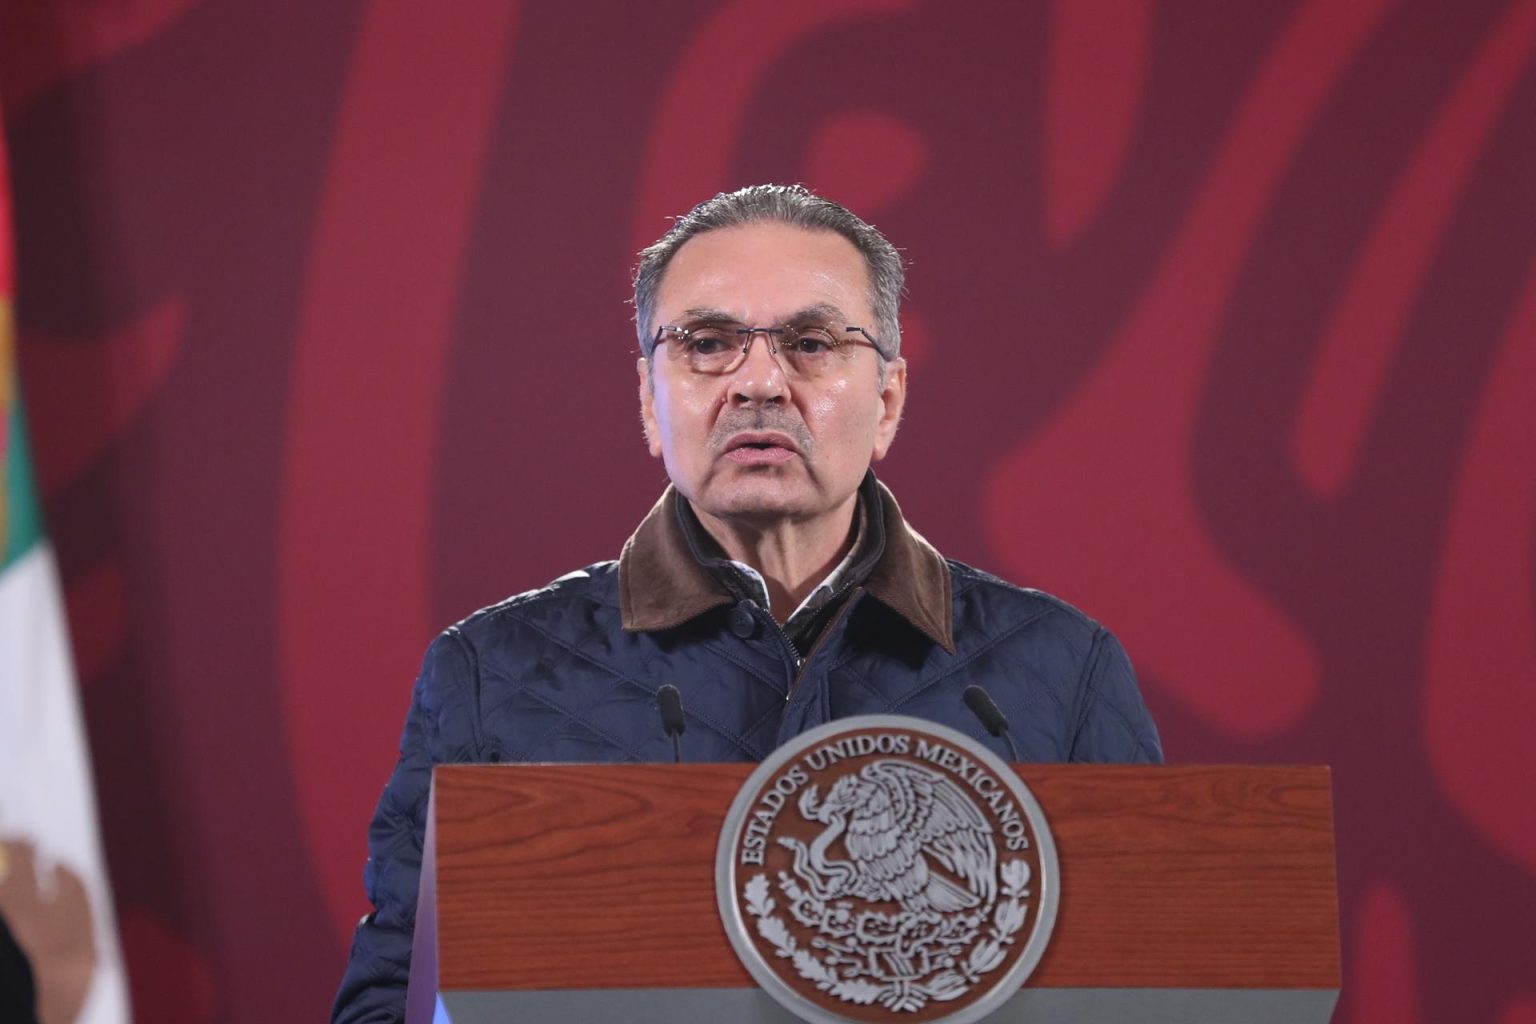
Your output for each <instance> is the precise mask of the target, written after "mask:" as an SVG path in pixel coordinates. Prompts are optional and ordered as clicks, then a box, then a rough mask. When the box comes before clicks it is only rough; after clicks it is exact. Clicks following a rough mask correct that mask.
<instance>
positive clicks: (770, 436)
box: [725, 431, 799, 465]
mask: <svg viewBox="0 0 1536 1024" xmlns="http://www.w3.org/2000/svg"><path fill="white" fill-rule="evenodd" d="M798 454H799V448H798V447H796V445H795V442H794V440H793V439H792V438H790V437H789V436H788V435H786V434H778V433H759V432H756V431H753V432H749V433H741V434H737V435H736V436H734V437H732V438H731V439H730V441H729V442H727V443H726V446H725V457H726V458H727V459H729V460H730V461H732V462H736V463H740V464H743V465H774V464H777V463H781V462H788V461H789V460H790V459H792V458H794V457H795V456H796V455H798Z"/></svg>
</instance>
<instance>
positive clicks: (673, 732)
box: [656, 683, 687, 736]
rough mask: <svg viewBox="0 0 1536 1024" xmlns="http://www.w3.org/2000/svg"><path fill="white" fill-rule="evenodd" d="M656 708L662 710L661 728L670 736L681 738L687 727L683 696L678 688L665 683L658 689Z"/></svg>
mask: <svg viewBox="0 0 1536 1024" xmlns="http://www.w3.org/2000/svg"><path fill="white" fill-rule="evenodd" d="M656 706H657V707H658V708H659V709H660V710H661V727H662V728H663V729H665V730H666V731H667V735H668V736H681V735H682V734H683V730H684V729H685V728H686V727H687V726H686V723H685V722H684V720H683V695H682V694H681V693H678V692H677V687H675V686H673V685H672V684H671V683H664V684H662V685H661V686H660V687H658V688H657V689H656Z"/></svg>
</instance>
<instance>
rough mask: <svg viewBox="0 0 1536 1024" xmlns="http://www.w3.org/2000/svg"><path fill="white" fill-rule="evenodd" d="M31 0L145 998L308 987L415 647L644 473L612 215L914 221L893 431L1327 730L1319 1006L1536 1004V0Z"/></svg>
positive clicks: (40, 240)
mask: <svg viewBox="0 0 1536 1024" xmlns="http://www.w3.org/2000/svg"><path fill="white" fill-rule="evenodd" d="M592 6H593V5H571V4H558V3H523V4H517V3H511V2H490V0H481V2H468V0H466V2H461V3H453V4H437V5H420V4H406V3H397V2H385V0H375V2H372V3H369V2H362V0H348V2H341V0H333V2H327V3H314V2H312V0H125V2H121V3H113V4H92V3H77V2H52V0H0V97H3V98H4V104H5V125H6V132H7V136H8V139H7V141H8V145H9V147H10V152H11V154H12V159H13V167H12V181H13V190H14V198H15V204H16V210H15V221H16V235H17V245H18V248H19V264H20V279H19V282H18V302H19V332H20V341H21V352H20V358H21V368H22V371H23V375H24V385H25V390H26V394H27V397H28V401H29V405H30V411H31V415H32V419H33V426H34V435H35V437H34V443H35V448H36V453H37V461H38V463H39V469H40V472H41V475H42V484H43V488H44V491H45V494H46V502H47V514H48V518H49V523H50V526H51V530H52V533H53V535H54V537H55V540H56V542H57V545H58V548H59V552H60V555H61V559H62V565H63V571H64V576H65V583H66V586H67V588H68V594H69V605H70V614H71V622H72V625H73V628H74V634H75V645H76V650H77V655H78V658H79V663H80V673H81V685H82V691H83V696H84V702H85V708H86V712H87V718H88V726H89V731H90V737H91V743H92V749H93V752H94V756H95V768H96V776H97V785H98V788H99V795H100V799H101V803H102V814H103V818H104V823H103V824H104V829H105V837H106V844H107V852H108V856H109V860H110V863H111V868H112V877H113V882H114V884H115V886H116V892H117V899H118V906H119V912H120V916H121V922H122V932H123V939H124V943H125V946H126V950H127V956H128V961H129V966H130V970H131V974H132V982H133V990H134V994H135V997H136V999H137V1000H138V1005H139V1007H140V1011H141V1013H142V1014H143V1015H144V1018H143V1019H146V1020H155V1021H169V1022H180V1021H187V1022H205V1021H206V1022H212V1021H221V1022H223V1021H228V1022H253V1024H254V1022H257V1021H262V1022H265V1021H269V1020H274V1019H293V1020H298V1019H313V1018H314V1017H316V1016H317V1015H319V1014H321V1013H322V1012H323V1009H324V1007H325V1006H327V1005H328V1002H329V1000H330V997H331V994H332V992H333V991H334V986H335V983H336V981H337V979H338V977H339V973H340V970H341V967H342V963H343V960H344V956H345V946H346V942H347V934H348V930H349V927H350V923H351V922H352V921H353V920H355V919H356V917H357V916H358V915H359V914H361V913H362V912H363V911H364V909H365V906H364V903H363V897H362V891H361V884H360V880H359V876H360V870H361V867H362V862H363V858H364V831H365V825H366V821H367V818H368V815H369V813H370V811H371V808H372V804H373V801H374V799H375V797H376V795H377V791H378V788H379V787H380V785H381V784H382V782H383V780H384V778H385V776H386V774H387V772H388V770H389V767H390V765H391V763H392V759H393V749H394V744H395V740H396V737H397V736H398V732H399V727H400V723H401V721H402V718H403V715H404V712H405V708H406V704H407V699H408V689H409V686H410V684H411V680H412V676H413V674H414V670H415V665H416V662H417V659H418V657H419V654H420V652H421V650H422V648H423V647H424V646H425V644H426V643H427V641H428V640H429V639H430V637H431V636H432V635H433V633H434V632H435V631H436V630H437V629H439V628H441V627H442V626H443V625H445V624H446V623H448V622H450V621H453V620H455V619H457V618H459V617H461V616H463V615H464V614H466V613H467V612H468V611H470V610H472V609H474V608H476V607H478V606H481V605H484V604H487V603H489V602H491V601H493V600H495V599H497V598H499V597H501V596H503V595H505V594H507V593H510V592H513V591H517V590H521V589H526V588H528V587H532V586H536V585H539V584H541V583H543V582H544V581H546V580H547V579H549V578H551V577H553V576H555V575H558V574H559V573H561V572H564V571H565V570H567V569H570V568H572V567H575V566H578V565H581V564H584V563H587V562H590V561H595V560H598V559H601V558H607V557H612V556H614V555H615V554H616V553H617V551H618V547H619V544H620V543H621V541H622V540H623V538H624V537H625V536H626V535H627V533H628V531H629V529H630V528H631V527H632V526H633V525H634V523H635V522H637V521H638V519H639V518H640V516H641V515H642V514H643V513H644V511H645V510H646V509H647V508H648V507H649V504H650V502H651V501H652V500H653V499H654V497H655V495H656V494H657V493H658V491H659V489H660V487H661V485H662V483H663V475H662V472H661V468H660V466H659V465H658V464H657V463H654V462H652V461H651V460H650V459H648V458H647V457H646V455H645V452H644V448H643V444H642V441H641V437H640V431H639V426H638V422H637V419H638V418H637V415H636V406H635V397H634V390H635V385H634V370H633V355H632V352H633V349H634V342H633V336H632V334H631V330H630V325H629V323H628V319H627V315H626V313H627V310H626V307H625V305H624V302H625V299H626V296H627V294H628V271H629V267H630V265H631V262H632V257H633V253H634V252H635V250H636V249H637V248H638V247H639V246H640V245H641V244H643V243H645V242H647V241H649V240H651V239H652V238H653V237H654V236H655V235H657V234H658V233H659V232H660V231H661V230H662V229H663V228H664V226H665V222H664V217H665V216H666V215H668V214H674V213H678V212H681V211H682V210H684V209H686V208H687V207H688V206H689V205H691V204H692V203H693V202H694V201H696V200H698V199H700V198H702V197H704V196H707V195H709V194H711V193H713V192H714V191H716V190H718V189H721V188H727V187H734V186H737V185H740V184H746V183H750V182H755V181H768V180H773V181H804V182H806V183H807V184H809V185H811V186H812V187H813V188H816V189H817V190H820V191H823V192H825V193H827V194H828V195H831V196H833V197H835V198H838V199H841V200H842V201H844V202H846V203H848V204H849V205H851V206H853V207H854V208H855V209H857V210H859V211H860V212H862V213H864V214H865V215H866V216H867V217H869V218H870V219H872V220H874V221H875V222H876V223H877V224H878V225H879V226H880V227H882V228H883V229H885V230H886V231H887V232H888V234H889V235H890V237H891V238H892V239H894V240H895V241H896V243H897V244H898V245H900V246H902V247H904V248H905V249H906V251H907V253H908V255H909V256H910V258H911V262H912V269H911V299H910V302H909V304H908V307H907V310H906V314H905V318H906V324H907V336H908V341H907V344H908V347H909V349H910V359H911V364H912V394H911V401H910V403H909V406H908V409H909V412H908V417H907V421H906V423H905V425H904V429H903V430H902V435H901V437H900V439H899V440H898V442H897V444H896V447H895V449H894V452H893V455H892V457H891V459H890V460H888V461H887V463H885V465H884V467H883V475H884V477H885V479H887V480H888V481H889V482H890V483H891V484H892V485H893V487H894V488H895V490H896V492H897V494H898V495H899V496H901V498H902V500H903V504H904V508H905V510H906V511H907V512H908V514H909V516H910V518H911V519H912V520H913V521H914V522H915V523H917V524H918V526H919V528H920V529H922V530H923V531H924V532H925V533H926V534H927V535H928V536H929V537H930V538H932V539H933V540H934V541H935V542H936V543H937V544H938V545H939V546H940V547H941V548H942V549H943V550H945V551H946V552H947V553H949V554H950V555H951V556H953V557H958V558H961V559H964V560H966V561H971V562H974V563H977V564H980V565H982V566H985V567H987V568H990V569H993V570H995V571H997V572H1000V573H1002V574H1003V575H1006V576H1009V577H1011V578H1013V579H1015V580H1018V581H1020V582H1023V583H1027V584H1031V585H1036V586H1041V587H1044V588H1046V589H1050V590H1053V591H1056V592H1057V593H1059V594H1061V595H1062V596H1064V597H1066V598H1068V599H1069V600H1072V601H1074V602H1076V603H1078V604H1080V605H1082V606H1083V607H1085V608H1086V609H1088V610H1089V611H1090V612H1091V613H1092V614H1094V615H1095V616H1097V617H1099V618H1100V619H1102V620H1103V621H1104V622H1106V623H1107V624H1108V625H1109V626H1111V627H1112V628H1114V629H1115V630H1116V631H1117V632H1119V633H1120V635H1121V636H1122V638H1123V639H1124V640H1125V642H1126V645H1127V647H1128V648H1129V649H1130V651H1131V653H1132V656H1133V658H1134V659H1135V660H1136V661H1137V664H1138V667H1139V669H1140V671H1141V673H1142V676H1143V679H1144V687H1145V691H1146V695H1147V699H1148V702H1149V704H1150V705H1151V706H1152V709H1153V711H1154V713H1155V715H1156V716H1157V718H1158V721H1159V723H1160V725H1161V727H1162V730H1163V736H1164V742H1165V744H1166V747H1167V750H1168V753H1169V756H1170V758H1171V759H1173V760H1179V761H1252V762H1326V763H1329V764H1332V765H1333V766H1334V768H1335V783H1336V787H1337V809H1338V834H1339V844H1340V848H1339V857H1340V898H1341V904H1342V912H1343V929H1344V951H1345V954H1344V955H1345V964H1344V968H1345V978H1346V992H1345V996H1344V998H1343V1002H1342V1008H1341V1012H1340V1016H1339V1019H1340V1020H1341V1021H1343V1022H1352V1024H1353V1022H1366V1021H1393V1022H1415V1021H1449V1020H1456V1021H1469V1022H1491V1024H1519V1022H1527V1024H1528V1022H1531V1021H1536V981H1533V980H1532V979H1533V978H1536V953H1533V949H1536V924H1533V922H1536V812H1533V807H1536V770H1533V767H1532V765H1533V759H1532V757H1531V755H1530V753H1529V752H1528V751H1527V749H1526V746H1525V744H1526V743H1527V742H1528V733H1529V732H1530V730H1531V729H1532V723H1533V722H1536V553H1533V541H1536V269H1533V268H1536V187H1533V185H1532V182H1536V142H1533V134H1532V126H1533V124H1536V57H1533V53H1536V2H1533V0H1479V2H1460V3H1456V4H1449V3H1445V2H1443V0H1399V2H1391V0H1263V2H1252V3H1243V4H1231V3H1226V2H1218V0H1177V2H1175V0H1164V2H1160V3H1156V2H1151V0H1074V2H1068V0H1061V2H1058V3H1055V4H1051V3H1029V4H1025V3H1020V4H986V5H983V4H975V5H962V4H954V3H940V2H932V3H918V2H913V0H845V2H842V3H828V2H825V0H731V2H720V0H695V2H689V3H668V4H629V3H619V2H611V3H607V4H604V5H602V6H601V10H597V11H595V10H593V9H592Z"/></svg>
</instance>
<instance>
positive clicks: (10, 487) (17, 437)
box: [0, 387, 43, 572]
mask: <svg viewBox="0 0 1536 1024" xmlns="http://www.w3.org/2000/svg"><path fill="white" fill-rule="evenodd" d="M5 416H6V418H7V419H9V420H10V423H9V424H7V429H6V432H5V441H6V445H5V446H6V452H5V461H4V463H3V464H0V469H3V471H4V473H5V481H4V482H5V495H4V497H5V536H4V538H3V542H4V545H5V551H4V553H3V554H0V572H3V571H4V570H5V568H6V567H7V566H9V565H10V564H11V563H12V562H14V561H16V559H18V558H20V557H21V556H22V555H23V554H25V553H26V552H27V550H28V549H29V548H31V547H32V545H33V544H36V543H37V542H38V540H39V539H41V537H42V533H43V522H42V518H41V517H40V516H39V515H38V508H37V489H36V487H35V486H34V484H33V482H32V456H31V454H30V453H29V451H28V449H27V419H26V416H24V415H23V414H22V409H21V389H20V388H19V387H17V388H13V389H12V390H11V407H10V408H9V409H7V410H5Z"/></svg>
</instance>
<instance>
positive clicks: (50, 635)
mask: <svg viewBox="0 0 1536 1024" xmlns="http://www.w3.org/2000/svg"><path fill="white" fill-rule="evenodd" d="M0 839H3V840H7V841H22V842H27V843H31V844H33V845H34V846H35V847H36V849H37V853H38V859H39V864H40V871H41V877H40V881H41V883H42V884H43V885H44V886H46V885H48V884H49V881H50V876H51V874H52V871H53V868H54V867H56V866H57V867H63V868H67V869H68V870H69V871H71V872H72V873H73V874H75V875H76V876H77V877H79V878H80V880H81V881H82V883H83V884H84V886H85V889H86V895H87V897H88V898H89V900H90V905H91V919H92V921H93V924H94V935H95V945H96V953H97V963H96V970H95V972H94V974H93V976H92V979H91V986H90V989H89V992H88V994H87V996H86V1000H85V1005H84V1007H83V1008H82V1010H81V1013H80V1015H79V1017H77V1018H76V1020H77V1022H78V1024H122V1022H124V1021H127V1020H128V1019H129V1010H128V993H127V981H126V977H125V975H124V971H123V962H122V954H121V951H120V950H119V947H118V941H117V924H116V922H115V920H114V915H113V913H112V899H111V891H110V888H109V886H108V884H107V876H106V869H105V864H104V862H103V858H102V851H101V838H100V833H99V830H98V827H97V822H96V799H95V788H94V784H93V783H92V780H91V771H90V753H89V751H88V749H87V747H86V743H85V734H84V729H83V728H82V726H81V715H80V706H79V698H78V695H77V693H76V692H75V674H74V664H73V659H72V657H71V655H70V650H69V642H68V631H67V628H66V626H65V621H64V609H63V601H62V599H61V597H60V593H59V586H58V572H57V569H56V567H55V565H54V559H53V550H52V548H51V547H50V546H49V545H48V543H47V542H46V541H44V542H41V543H38V544H35V545H34V546H33V547H32V549H31V550H30V551H28V552H26V553H25V554H24V555H22V556H21V558H19V559H17V560H16V561H15V562H14V563H12V564H11V565H10V566H8V567H7V568H6V569H5V570H4V572H3V573H0Z"/></svg>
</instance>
